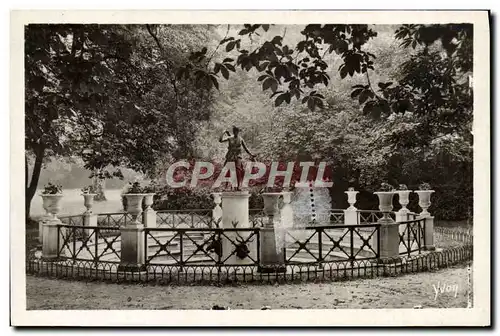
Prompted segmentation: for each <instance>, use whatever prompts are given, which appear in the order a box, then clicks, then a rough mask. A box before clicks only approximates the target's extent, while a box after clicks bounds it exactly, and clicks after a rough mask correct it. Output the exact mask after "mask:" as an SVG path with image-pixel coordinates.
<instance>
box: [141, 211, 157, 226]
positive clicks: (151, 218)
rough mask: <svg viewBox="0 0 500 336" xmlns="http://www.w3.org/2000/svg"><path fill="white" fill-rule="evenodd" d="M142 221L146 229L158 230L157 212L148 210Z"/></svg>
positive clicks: (143, 214)
mask: <svg viewBox="0 0 500 336" xmlns="http://www.w3.org/2000/svg"><path fill="white" fill-rule="evenodd" d="M142 220H143V223H144V226H145V227H147V228H156V211H154V210H153V209H146V210H145V211H144V212H143V213H142Z"/></svg>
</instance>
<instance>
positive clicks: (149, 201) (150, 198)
mask: <svg viewBox="0 0 500 336" xmlns="http://www.w3.org/2000/svg"><path fill="white" fill-rule="evenodd" d="M154 196H155V193H149V194H145V195H144V205H145V206H146V209H144V211H149V210H152V208H151V206H152V205H153V203H154Z"/></svg>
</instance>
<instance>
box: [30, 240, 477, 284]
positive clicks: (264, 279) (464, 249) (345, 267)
mask: <svg viewBox="0 0 500 336" xmlns="http://www.w3.org/2000/svg"><path fill="white" fill-rule="evenodd" d="M471 259H472V245H469V244H466V245H462V246H458V247H454V248H450V249H445V250H441V251H435V252H431V253H427V254H423V255H420V256H417V257H414V256H411V257H408V256H400V257H399V258H395V259H394V260H393V261H392V262H390V263H373V262H370V261H369V260H353V261H323V262H322V263H321V264H291V265H288V266H287V269H286V271H285V272H275V273H260V272H258V271H257V266H255V265H249V266H230V265H222V266H215V265H214V266H204V265H199V266H197V265H185V266H183V267H179V266H177V265H154V264H150V265H149V266H148V268H147V271H146V272H121V271H119V268H118V267H119V265H118V264H117V263H112V262H99V263H98V264H99V267H96V266H95V263H94V262H92V261H81V260H76V261H73V260H65V261H61V262H57V263H54V262H52V263H48V262H43V261H41V260H40V259H36V258H33V257H32V256H31V255H30V256H28V259H27V261H26V272H27V274H31V275H36V276H50V277H57V278H63V279H76V280H85V281H89V280H100V281H109V282H125V283H152V284H159V285H172V284H179V285H183V284H188V283H190V284H200V285H203V284H227V283H237V282H245V283H257V284H260V283H294V282H302V281H315V282H321V281H345V280H352V279H356V278H374V277H379V276H396V275H400V274H407V273H415V272H425V271H430V270H435V269H440V268H445V267H449V266H452V265H455V264H458V263H462V262H465V261H469V260H471Z"/></svg>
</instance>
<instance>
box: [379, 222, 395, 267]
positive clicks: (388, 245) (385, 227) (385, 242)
mask: <svg viewBox="0 0 500 336" xmlns="http://www.w3.org/2000/svg"><path fill="white" fill-rule="evenodd" d="M379 235H380V246H379V253H380V257H379V260H380V261H382V262H385V261H389V262H391V261H396V260H397V259H399V230H398V224H397V223H394V222H391V223H381V225H380V229H379Z"/></svg>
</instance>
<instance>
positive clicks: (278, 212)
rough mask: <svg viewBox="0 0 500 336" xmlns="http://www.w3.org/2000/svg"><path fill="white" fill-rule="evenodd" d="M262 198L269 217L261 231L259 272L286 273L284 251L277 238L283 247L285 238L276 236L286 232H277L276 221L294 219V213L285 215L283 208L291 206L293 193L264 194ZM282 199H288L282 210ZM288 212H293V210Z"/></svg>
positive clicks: (284, 202)
mask: <svg viewBox="0 0 500 336" xmlns="http://www.w3.org/2000/svg"><path fill="white" fill-rule="evenodd" d="M262 197H263V198H264V213H265V214H266V215H267V221H266V222H265V223H264V227H263V228H262V229H261V231H260V251H259V253H260V265H259V267H258V271H259V272H262V273H269V272H284V271H285V270H286V267H285V258H284V254H283V249H282V248H277V246H276V241H277V239H276V238H281V239H279V241H280V242H281V243H282V244H283V245H284V244H285V239H284V237H277V236H276V235H277V234H284V231H283V232H281V231H282V230H278V231H277V230H276V225H275V221H282V220H283V216H284V215H285V216H289V215H291V216H292V218H293V212H292V213H285V214H284V213H283V208H285V207H286V205H288V206H290V201H291V193H289V192H286V193H263V194H262ZM280 198H286V199H285V200H284V201H283V207H282V208H281V209H280V207H279V206H280V204H279V202H280ZM286 211H291V209H290V210H286ZM280 225H281V223H280ZM287 227H288V225H287Z"/></svg>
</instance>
